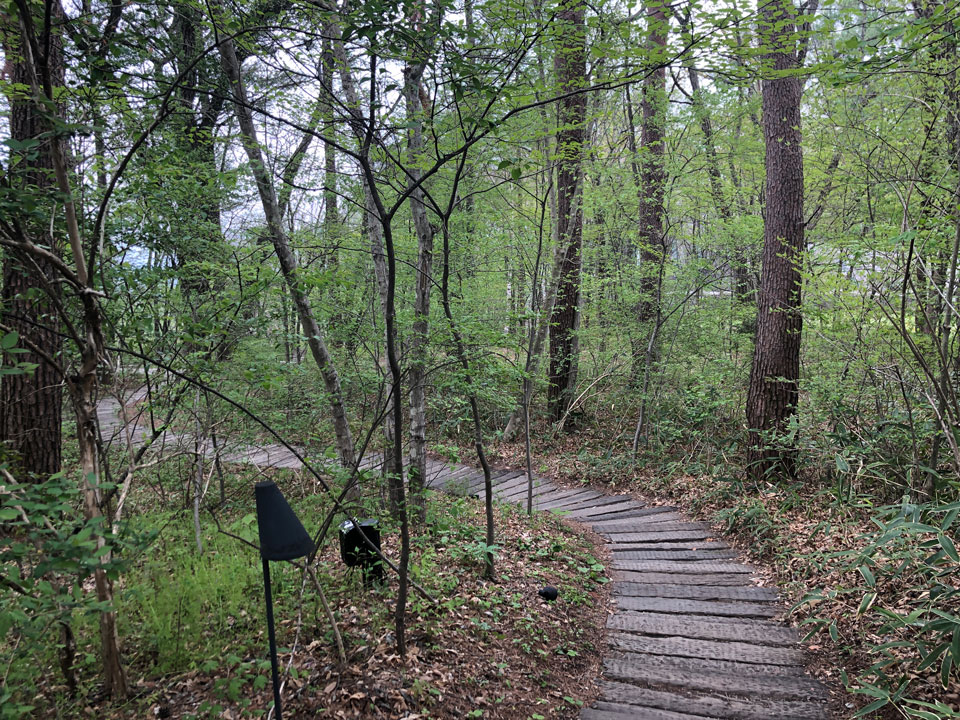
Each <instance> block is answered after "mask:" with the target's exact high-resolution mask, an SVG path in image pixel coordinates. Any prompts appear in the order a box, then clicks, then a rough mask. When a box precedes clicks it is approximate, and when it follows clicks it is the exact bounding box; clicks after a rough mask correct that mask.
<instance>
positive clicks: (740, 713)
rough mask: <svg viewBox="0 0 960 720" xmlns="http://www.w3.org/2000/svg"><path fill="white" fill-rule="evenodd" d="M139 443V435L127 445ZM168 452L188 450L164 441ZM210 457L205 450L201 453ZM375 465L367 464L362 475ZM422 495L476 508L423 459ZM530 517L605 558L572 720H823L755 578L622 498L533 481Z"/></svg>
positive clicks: (712, 542) (800, 657) (177, 441)
mask: <svg viewBox="0 0 960 720" xmlns="http://www.w3.org/2000/svg"><path fill="white" fill-rule="evenodd" d="M117 409H118V404H117V403H116V402H115V401H114V402H105V403H103V404H102V405H101V408H100V413H99V414H100V423H101V432H102V433H103V434H104V436H105V437H107V436H108V435H111V434H112V436H113V437H118V436H119V437H121V438H122V433H121V432H120V431H121V430H122V426H121V423H120V422H119V419H118V417H117ZM141 435H142V431H141V429H140V428H136V432H135V439H139V438H140V437H141ZM162 440H163V442H169V443H170V444H171V445H180V447H181V448H183V449H184V450H186V449H187V447H185V446H192V444H193V443H192V439H191V438H188V437H187V436H179V435H174V434H169V435H168V436H165V437H164V438H162ZM210 452H211V448H207V449H206V453H207V454H210ZM223 459H224V460H225V461H233V462H248V463H251V464H254V465H257V466H258V467H261V468H264V467H284V468H291V469H297V468H300V467H301V463H300V461H299V460H297V458H296V456H294V455H293V453H291V452H290V451H289V450H288V449H286V448H283V447H282V446H279V445H268V446H261V447H256V448H252V447H245V446H234V447H231V448H229V449H228V450H227V452H226V453H225V454H224V455H223ZM380 462H381V459H380V457H379V456H377V455H370V456H368V457H367V458H366V459H365V460H364V461H363V462H362V463H361V468H366V469H374V468H376V467H377V466H378V465H379V464H380ZM426 482H427V485H428V486H429V487H433V488H435V489H438V490H442V491H445V492H449V493H454V494H458V495H463V496H477V497H480V498H482V497H483V475H482V473H481V472H480V471H478V470H477V469H475V468H473V467H470V466H466V465H456V464H448V463H445V462H442V461H439V460H430V462H429V463H428V467H427V478H426ZM493 491H494V497H495V499H496V500H497V501H499V502H509V503H517V504H521V505H523V506H525V504H526V496H527V476H526V474H525V473H523V472H520V471H511V470H499V471H495V472H494V475H493ZM533 492H534V508H535V509H536V510H538V511H546V512H554V513H560V514H562V515H563V516H565V517H568V518H571V519H573V520H576V521H577V522H579V523H582V524H583V525H585V526H587V527H590V528H592V529H593V530H594V531H595V532H597V533H598V534H599V535H601V536H602V537H603V538H604V539H605V540H606V541H607V543H608V544H609V546H610V550H611V555H612V557H613V561H612V567H611V568H610V576H611V580H612V581H613V588H612V589H613V596H614V599H615V602H616V609H615V611H614V612H613V613H612V614H611V615H610V616H609V618H608V620H607V636H606V639H605V643H606V647H605V651H604V670H603V677H602V678H601V685H600V696H599V698H598V699H597V701H596V702H595V703H594V704H593V705H592V706H590V707H589V708H584V709H583V711H582V712H581V714H580V717H581V720H627V719H628V718H632V719H633V720H704V719H705V718H717V719H724V720H732V719H742V720H775V719H776V720H821V719H825V718H829V716H830V713H829V708H828V704H827V692H826V689H825V688H824V687H823V686H822V685H821V684H820V683H819V682H817V681H816V680H815V679H813V678H811V677H810V676H809V675H808V674H807V673H806V672H805V669H804V663H805V655H804V649H803V647H802V646H801V645H800V643H799V637H798V634H797V632H796V631H795V630H794V629H792V628H789V627H786V626H785V625H783V624H781V623H779V622H777V621H776V620H775V619H774V618H775V616H776V615H777V613H778V611H779V609H780V608H779V606H778V597H777V593H776V591H775V590H773V589H771V588H765V587H758V586H757V585H756V583H755V582H754V578H753V576H754V568H752V567H750V566H749V565H746V564H744V563H743V562H741V561H740V560H739V559H738V554H737V552H736V551H735V550H734V549H733V548H731V547H730V546H729V545H727V544H726V543H724V542H722V541H720V540H717V539H715V538H714V537H713V533H712V531H711V529H710V527H709V526H708V525H705V524H703V523H697V522H691V521H689V520H686V519H684V518H683V517H682V516H681V515H680V514H678V513H677V512H676V509H675V508H672V507H667V506H650V505H646V504H644V503H642V502H640V501H638V500H635V499H633V498H631V497H629V496H625V495H611V494H607V493H602V492H598V491H596V490H592V489H589V488H566V487H561V486H559V485H556V484H554V483H553V482H551V481H550V480H547V479H545V478H535V479H534V490H533Z"/></svg>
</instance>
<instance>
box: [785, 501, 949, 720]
mask: <svg viewBox="0 0 960 720" xmlns="http://www.w3.org/2000/svg"><path fill="white" fill-rule="evenodd" d="M958 514H960V503H952V504H948V505H937V504H932V503H912V502H911V501H910V500H909V498H908V497H906V496H905V497H904V498H903V500H902V502H901V503H899V504H897V505H889V506H885V507H882V508H878V510H877V512H876V515H875V516H874V519H873V522H874V524H875V525H876V530H874V531H872V532H870V533H867V534H865V535H863V536H862V537H860V538H859V541H860V542H859V543H858V547H857V548H856V549H852V550H847V551H842V552H833V553H830V552H827V553H824V557H825V559H826V560H827V561H828V562H829V563H830V564H831V565H832V566H833V567H834V568H835V569H836V571H838V572H840V573H842V574H843V575H844V577H845V578H848V579H852V580H860V582H859V583H856V584H852V585H851V584H845V585H844V586H841V587H838V588H835V589H832V590H830V591H829V592H827V591H818V592H815V593H813V594H811V595H808V596H807V597H806V598H804V600H803V603H806V604H812V605H815V604H817V603H819V602H821V601H822V600H824V599H830V600H831V601H834V600H836V601H839V600H840V599H841V598H849V599H850V600H851V601H854V602H856V604H857V608H858V609H857V614H858V616H859V619H858V625H860V626H861V627H862V628H863V629H862V630H859V631H858V632H860V633H863V634H864V635H865V636H867V637H868V638H870V640H868V641H867V643H866V644H867V648H868V651H869V654H870V660H871V663H870V665H869V667H867V668H866V669H865V670H864V671H863V672H861V673H860V674H859V676H858V677H857V678H856V682H855V683H853V684H852V686H853V687H852V689H853V692H855V693H859V694H863V695H866V696H869V697H872V698H874V700H873V701H872V702H871V703H870V704H869V705H867V706H866V707H864V708H863V709H862V710H861V711H860V712H859V713H858V715H865V714H869V713H870V712H873V711H874V710H877V709H879V708H881V707H884V706H886V705H891V706H894V707H896V708H897V709H898V710H900V711H901V712H902V713H904V714H905V715H906V716H908V717H916V718H927V717H930V716H931V714H930V713H931V711H937V712H939V711H941V710H946V711H947V713H948V714H947V715H943V716H942V717H955V716H956V715H954V714H951V713H950V711H949V708H945V707H935V706H932V705H929V704H926V703H924V702H921V701H918V700H916V699H915V698H911V692H912V691H913V689H914V687H913V686H914V682H915V681H916V680H917V678H918V676H919V675H921V674H923V675H925V674H929V673H935V674H936V676H937V678H938V681H939V683H940V684H941V685H942V687H943V688H947V687H950V686H953V685H955V684H956V683H957V681H958V680H960V589H957V588H956V587H955V586H954V579H955V577H956V573H957V572H958V570H960V555H958V552H957V548H956V535H955V531H956V527H955V523H956V520H957V516H958ZM826 607H831V605H830V604H828V605H826ZM807 623H808V624H810V625H812V626H813V627H814V628H815V629H826V630H828V631H829V634H830V636H831V638H832V639H834V641H838V640H840V634H839V632H838V629H837V623H836V621H835V620H834V619H832V618H824V617H817V616H816V615H815V616H814V617H813V618H811V619H810V620H808V621H807ZM876 638H879V639H881V641H880V642H878V641H877V639H876ZM846 639H847V640H849V639H850V638H846Z"/></svg>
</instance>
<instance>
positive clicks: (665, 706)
mask: <svg viewBox="0 0 960 720" xmlns="http://www.w3.org/2000/svg"><path fill="white" fill-rule="evenodd" d="M600 698H601V700H602V701H605V702H615V703H624V704H628V705H639V706H640V707H654V708H659V709H661V710H671V711H674V712H688V713H693V714H695V715H703V716H706V717H717V718H735V719H736V720H773V719H774V718H776V719H778V720H824V719H825V718H827V717H828V715H827V706H826V704H825V703H823V702H814V701H809V702H804V701H800V700H773V699H768V698H763V697H753V698H750V699H749V700H741V699H735V698H728V697H722V696H720V695H719V694H710V695H706V694H704V695H700V694H697V695H694V694H683V695H681V694H678V693H673V692H664V691H662V690H651V689H650V688H640V687H636V686H634V685H627V684H626V683H618V682H605V683H603V684H602V685H601V686H600Z"/></svg>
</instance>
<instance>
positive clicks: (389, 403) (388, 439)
mask: <svg viewBox="0 0 960 720" xmlns="http://www.w3.org/2000/svg"><path fill="white" fill-rule="evenodd" d="M327 28H328V30H327V34H328V35H329V37H330V38H331V40H332V43H333V55H334V59H335V60H336V62H337V65H338V66H339V69H340V82H341V85H342V87H343V94H344V97H345V98H346V101H347V111H348V112H349V113H350V124H351V125H352V126H353V132H354V134H355V135H356V137H357V140H358V141H359V142H362V141H363V138H364V134H365V132H366V124H365V123H366V120H365V119H364V117H363V113H362V111H361V105H360V96H359V94H358V93H357V86H356V82H355V81H354V78H353V70H352V68H351V67H350V58H349V57H348V55H347V51H346V48H345V47H344V45H343V42H342V41H341V39H340V38H341V29H340V27H339V25H337V23H335V22H332V21H331V22H329V23H328V24H327ZM360 179H361V183H362V185H363V227H364V232H365V234H366V236H367V242H368V243H369V244H370V255H371V257H372V258H373V273H374V277H375V279H376V283H377V292H378V295H379V298H380V312H381V314H382V315H383V317H384V318H386V316H387V295H388V287H389V278H388V274H387V255H386V252H385V251H384V247H383V222H382V220H381V218H380V211H379V209H378V207H377V203H376V199H375V198H374V195H373V189H372V188H371V187H370V182H369V180H368V178H367V176H366V174H365V173H361V178H360ZM384 332H386V330H384ZM384 347H386V337H384ZM381 362H382V363H383V364H384V365H388V366H389V363H388V361H387V358H386V350H384V356H383V357H382V358H381ZM399 391H400V388H399V387H397V388H394V384H393V374H392V373H391V372H389V368H388V371H387V372H386V373H384V395H385V397H386V401H385V407H384V410H383V418H384V421H383V439H384V451H383V465H382V467H383V468H384V471H386V472H389V469H390V468H392V467H393V466H394V461H393V452H394V448H395V447H396V441H395V438H394V437H393V427H394V423H393V422H392V421H391V418H392V417H393V406H394V403H395V402H396V401H397V394H398V393H399Z"/></svg>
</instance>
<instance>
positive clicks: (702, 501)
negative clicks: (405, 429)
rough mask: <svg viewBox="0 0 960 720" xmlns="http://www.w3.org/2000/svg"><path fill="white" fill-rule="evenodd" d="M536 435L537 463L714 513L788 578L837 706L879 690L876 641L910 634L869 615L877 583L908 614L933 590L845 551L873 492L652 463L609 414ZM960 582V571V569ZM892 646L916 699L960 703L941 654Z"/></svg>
mask: <svg viewBox="0 0 960 720" xmlns="http://www.w3.org/2000/svg"><path fill="white" fill-rule="evenodd" d="M531 435H532V437H535V440H534V447H535V448H536V452H535V455H534V457H533V468H534V472H537V473H539V474H540V475H543V476H544V477H548V478H551V479H554V480H556V481H559V482H561V483H564V484H566V485H572V486H589V487H593V488H594V489H597V490H603V491H606V492H617V493H629V494H632V495H634V496H635V497H637V498H638V499H641V500H645V501H648V502H649V501H651V500H653V501H654V502H669V503H671V504H674V505H677V506H678V507H680V508H682V510H683V511H684V513H685V514H687V515H688V516H689V517H691V518H693V519H697V520H701V521H705V522H708V523H710V524H711V525H713V526H714V527H715V528H716V529H717V530H718V532H719V534H720V536H722V537H723V539H725V540H726V541H728V542H730V543H731V544H732V545H734V546H735V547H738V548H739V549H740V550H741V551H742V552H743V553H744V554H745V555H746V556H748V557H750V558H751V560H752V561H754V562H756V563H758V564H759V565H760V567H761V569H762V570H763V571H766V572H767V573H768V574H769V582H770V584H771V585H774V584H775V585H776V586H777V587H778V588H779V589H780V591H781V595H782V597H783V600H784V602H785V604H786V606H787V608H788V610H787V611H786V613H785V614H784V616H783V617H782V620H783V621H784V622H786V623H787V624H790V625H793V626H796V627H799V628H800V630H801V634H802V635H808V634H809V635H810V637H809V638H808V641H807V642H808V649H809V650H810V651H811V652H810V657H811V664H810V667H809V670H810V672H811V673H812V674H813V675H815V676H816V677H817V678H818V679H820V680H821V681H822V682H823V683H824V684H825V685H827V687H828V688H829V689H830V694H831V697H832V700H833V705H834V712H835V714H836V715H837V716H838V717H852V716H853V715H854V714H856V713H857V712H858V711H859V710H862V709H863V708H864V707H865V706H867V705H868V704H870V703H871V702H872V701H874V700H876V698H877V697H878V696H877V695H876V694H875V692H874V691H873V690H872V689H870V688H869V687H868V688H867V689H866V690H862V688H863V687H865V686H869V685H871V684H872V683H873V682H874V681H876V680H877V675H876V674H874V673H872V672H871V671H870V665H871V664H872V663H873V662H876V660H877V658H876V656H875V655H873V656H872V655H871V653H870V651H871V649H872V648H874V647H876V646H877V645H880V644H882V643H885V642H890V641H892V640H898V639H904V638H905V637H906V634H905V633H903V634H901V635H899V636H897V635H895V634H894V633H891V632H889V631H888V630H887V629H884V631H883V632H881V630H880V628H879V627H878V623H877V622H876V621H873V622H871V621H870V620H869V619H868V618H867V617H865V616H864V614H863V612H862V607H861V602H862V598H863V597H864V596H865V595H868V594H870V593H872V592H876V593H877V598H876V600H875V602H876V604H877V605H884V606H887V607H889V608H891V609H893V610H894V611H896V612H900V613H902V614H906V612H909V609H908V608H910V606H911V604H912V602H914V601H916V600H918V599H919V600H921V601H922V600H923V598H922V597H919V598H918V597H917V596H918V595H920V596H922V594H923V592H924V589H923V588H922V587H911V585H910V583H909V578H886V579H883V580H882V581H877V583H876V584H868V583H867V582H866V581H865V577H864V576H862V575H861V574H860V573H858V572H855V571H851V569H850V567H849V565H847V564H845V563H843V562H840V561H838V560H839V559H842V558H843V556H844V555H846V554H855V553H856V552H857V551H858V550H859V549H860V548H862V546H863V544H864V541H863V536H864V535H865V534H866V533H869V532H871V531H875V530H876V529H877V528H876V525H874V524H873V523H872V522H871V517H872V511H874V510H875V509H876V508H875V505H874V504H873V503H872V502H870V501H869V499H866V498H865V499H864V500H863V501H862V502H851V501H850V500H851V499H850V498H849V497H847V498H845V499H844V501H840V499H839V498H838V497H837V494H836V492H835V491H834V490H833V489H832V488H827V487H823V486H822V485H821V484H820V483H816V482H808V483H803V482H792V483H784V484H779V485H774V484H773V483H766V484H759V485H758V484H755V483H751V482H747V481H740V480H737V479H735V478H730V477H723V478H718V477H717V476H715V475H713V474H710V473H701V474H696V475H693V474H689V473H686V472H683V470H682V469H681V467H682V466H681V464H679V463H677V464H675V465H674V466H673V467H672V468H668V469H665V468H664V467H658V466H657V464H656V461H655V460H654V461H651V460H650V459H649V458H647V459H646V462H647V463H649V464H648V465H644V460H643V459H641V461H640V462H634V461H633V459H632V458H630V457H629V448H627V447H624V448H623V450H622V451H621V452H618V451H617V450H616V448H615V447H612V446H611V434H610V428H604V427H602V426H600V425H598V426H593V427H587V428H580V429H579V430H578V432H577V433H574V434H570V435H564V434H559V435H557V434H554V433H553V432H552V429H551V428H550V427H549V426H547V425H543V426H540V427H536V428H531ZM461 452H462V453H464V454H466V453H469V452H470V448H469V447H467V446H464V447H463V448H461ZM490 454H491V456H492V462H496V463H498V464H508V465H511V466H517V467H522V466H524V464H525V451H524V444H523V442H522V439H521V440H518V441H517V442H513V443H500V444H498V445H497V446H496V447H495V448H494V449H493V450H492V451H491V453H490ZM664 455H665V456H666V453H664ZM731 474H732V473H731ZM859 499H860V498H855V500H859ZM954 583H955V584H957V583H960V577H957V576H954ZM947 609H948V608H946V607H945V608H944V610H947ZM887 655H888V659H892V673H891V674H893V675H894V676H896V673H897V671H898V670H899V672H900V673H901V677H902V680H908V681H909V685H910V697H911V698H912V699H913V700H916V701H918V702H919V703H924V702H929V703H942V704H943V705H945V706H946V707H948V708H950V709H951V710H952V711H953V712H956V713H960V686H958V685H957V684H955V683H953V682H952V681H948V683H947V685H946V687H945V686H944V683H943V682H942V681H941V677H940V675H939V674H938V670H939V668H938V667H937V665H934V666H933V667H931V668H927V669H925V670H924V669H919V670H918V669H917V666H918V664H919V658H918V657H917V656H915V655H914V656H912V655H910V652H909V649H907V650H902V651H901V650H899V649H897V648H891V649H890V650H888V651H887ZM898 663H899V665H898ZM888 672H890V671H888ZM864 681H865V682H864ZM858 689H859V692H858ZM866 716H867V717H877V718H891V719H892V718H902V717H904V714H903V713H902V712H899V711H897V710H895V709H894V707H893V705H888V706H886V707H884V708H882V709H881V710H879V711H878V712H876V713H868V714H867V715H866ZM933 716H936V717H940V715H937V713H934V715H933Z"/></svg>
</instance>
